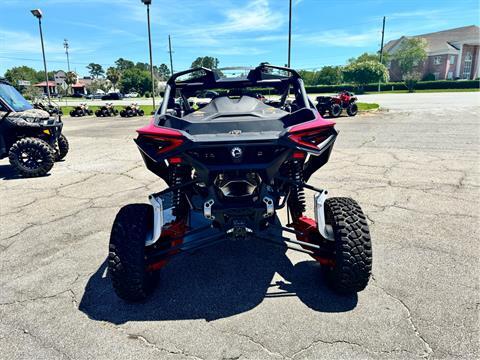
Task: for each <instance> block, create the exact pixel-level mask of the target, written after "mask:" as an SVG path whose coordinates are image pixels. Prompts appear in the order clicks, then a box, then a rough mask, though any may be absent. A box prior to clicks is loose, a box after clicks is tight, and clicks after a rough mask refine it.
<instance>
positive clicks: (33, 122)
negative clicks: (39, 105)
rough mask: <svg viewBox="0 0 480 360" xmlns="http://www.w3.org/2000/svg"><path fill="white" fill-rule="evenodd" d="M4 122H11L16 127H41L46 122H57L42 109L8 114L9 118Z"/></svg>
mask: <svg viewBox="0 0 480 360" xmlns="http://www.w3.org/2000/svg"><path fill="white" fill-rule="evenodd" d="M4 114H5V113H4ZM1 115H2V114H1V113H0V117H1ZM4 120H6V121H8V122H10V123H11V124H12V125H15V126H40V125H41V124H43V123H44V122H45V121H49V120H52V121H53V122H55V121H56V119H55V118H54V117H51V116H50V114H49V113H48V112H46V111H44V110H40V109H29V110H25V111H18V112H11V113H8V115H7V117H6V118H5V119H4Z"/></svg>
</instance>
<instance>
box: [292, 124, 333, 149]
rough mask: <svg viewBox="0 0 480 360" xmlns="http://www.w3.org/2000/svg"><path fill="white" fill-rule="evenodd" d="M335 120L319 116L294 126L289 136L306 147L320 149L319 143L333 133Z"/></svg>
mask: <svg viewBox="0 0 480 360" xmlns="http://www.w3.org/2000/svg"><path fill="white" fill-rule="evenodd" d="M334 125H335V123H334V122H332V121H328V120H324V119H322V118H321V117H320V116H318V117H317V118H316V119H315V120H312V121H308V122H305V123H302V124H298V125H295V126H292V127H291V128H290V129H289V131H288V132H289V134H290V135H288V138H289V139H290V140H292V141H293V142H295V143H297V144H298V145H301V146H303V147H306V148H310V149H315V150H318V145H320V144H321V143H322V142H323V141H325V140H326V139H327V138H328V137H329V136H330V135H332V130H333V126H334Z"/></svg>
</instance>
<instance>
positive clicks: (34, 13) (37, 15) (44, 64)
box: [30, 9, 52, 105]
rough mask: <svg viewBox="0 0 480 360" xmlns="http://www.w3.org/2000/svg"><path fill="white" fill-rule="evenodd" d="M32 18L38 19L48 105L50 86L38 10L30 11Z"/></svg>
mask: <svg viewBox="0 0 480 360" xmlns="http://www.w3.org/2000/svg"><path fill="white" fill-rule="evenodd" d="M30 12H31V13H32V14H33V16H35V17H36V18H37V19H38V28H39V29H40V42H41V43H42V56H43V68H44V70H45V81H46V85H47V98H48V104H49V105H50V104H51V103H52V101H51V99H50V86H49V85H48V71H47V61H46V60H45V47H44V45H43V32H42V11H41V10H40V9H34V10H31V11H30Z"/></svg>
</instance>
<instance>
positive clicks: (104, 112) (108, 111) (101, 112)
mask: <svg viewBox="0 0 480 360" xmlns="http://www.w3.org/2000/svg"><path fill="white" fill-rule="evenodd" d="M95 115H96V116H97V117H108V116H116V115H118V110H117V109H115V107H114V106H113V103H106V104H105V105H104V106H102V107H101V108H100V109H98V110H96V111H95Z"/></svg>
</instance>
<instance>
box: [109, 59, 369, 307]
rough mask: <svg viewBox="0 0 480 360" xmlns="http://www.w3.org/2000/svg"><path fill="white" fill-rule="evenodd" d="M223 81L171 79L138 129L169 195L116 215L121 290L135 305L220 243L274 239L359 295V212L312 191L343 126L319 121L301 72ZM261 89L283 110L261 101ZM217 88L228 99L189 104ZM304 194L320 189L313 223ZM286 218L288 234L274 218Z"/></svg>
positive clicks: (264, 72)
mask: <svg viewBox="0 0 480 360" xmlns="http://www.w3.org/2000/svg"><path fill="white" fill-rule="evenodd" d="M222 74H223V73H222V72H221V71H216V70H210V69H207V68H196V69H190V70H187V71H184V72H180V73H176V74H174V75H173V76H172V77H171V78H170V79H169V80H168V82H167V85H166V88H165V96H164V101H163V102H162V104H161V107H160V109H159V110H158V111H157V112H156V114H155V116H154V117H153V119H152V122H151V123H150V124H149V125H148V126H145V127H143V128H141V129H139V130H137V132H138V137H137V138H136V140H135V142H136V144H137V146H138V148H139V150H140V153H141V155H142V157H143V160H144V162H145V165H146V167H147V168H148V169H149V170H150V171H152V172H153V173H154V174H156V175H157V176H159V177H160V178H161V179H162V180H163V181H165V183H166V184H167V188H166V189H164V190H162V191H159V192H156V193H154V194H151V195H150V196H149V202H150V203H149V204H130V205H126V206H124V207H123V208H122V209H120V211H119V212H118V214H117V216H116V218H115V220H114V223H113V226H112V231H111V236H110V246H109V255H108V269H109V274H110V277H111V280H112V284H113V287H114V290H115V292H116V293H117V295H118V296H119V297H121V298H123V299H124V300H126V301H129V302H135V301H141V300H144V299H145V298H146V297H147V296H148V294H149V293H151V292H152V290H153V289H154V286H155V282H156V280H157V277H158V272H159V270H160V269H161V268H162V267H164V266H165V265H166V264H167V263H168V261H169V260H170V259H171V258H172V257H174V256H178V255H180V254H188V253H192V252H194V251H196V250H198V249H200V248H206V247H208V246H214V245H217V244H218V243H220V242H223V241H242V242H247V243H248V244H250V245H251V246H252V247H255V242H257V241H265V242H268V243H272V245H279V246H281V247H283V248H285V247H288V248H291V249H294V250H297V251H301V252H304V253H307V254H309V255H311V256H312V257H313V258H314V259H315V260H316V261H318V262H319V263H320V264H321V269H322V271H323V273H324V275H325V277H326V280H327V282H328V284H330V285H331V286H332V288H333V289H335V290H336V291H338V292H340V293H344V294H351V293H355V292H358V291H361V290H362V289H364V288H365V287H366V286H367V283H368V281H369V277H370V273H371V266H372V248H371V240H370V234H369V229H368V225H367V219H366V217H365V215H364V213H363V212H362V209H361V208H360V206H359V205H358V203H357V202H356V201H355V200H353V199H351V198H346V197H331V198H329V197H328V196H327V194H328V192H327V191H326V190H324V189H320V188H317V187H314V186H312V185H309V184H307V182H308V180H309V179H310V178H311V177H312V175H313V174H314V173H315V172H316V171H317V170H318V169H319V168H320V167H322V166H323V165H325V164H326V163H327V161H328V159H329V157H330V152H331V151H332V147H333V144H334V142H335V139H336V137H337V132H336V130H335V128H334V125H335V123H334V122H331V121H327V120H324V119H323V118H322V117H321V116H320V114H319V113H318V111H317V110H316V109H315V106H314V105H313V103H312V102H311V101H310V99H309V98H308V97H307V94H306V91H305V88H304V86H303V81H302V80H301V78H300V75H299V74H298V73H297V72H296V71H295V70H292V69H289V68H284V67H277V66H272V65H269V64H266V63H263V64H260V66H258V67H256V68H249V69H246V71H245V74H247V75H244V76H242V77H236V78H225V77H223V75H222ZM185 75H186V76H185ZM180 77H186V80H183V81H182V80H180V79H179V78H180ZM259 88H268V89H269V91H270V93H272V92H275V93H276V94H277V95H280V99H279V101H278V102H275V103H273V102H272V103H271V104H272V105H268V104H265V103H264V102H262V101H261V100H259V99H257V98H256V96H255V94H256V92H257V91H258V89H259ZM213 89H215V90H216V91H219V90H221V91H219V94H221V95H219V96H216V97H215V98H213V99H212V100H211V102H210V103H209V104H208V105H206V106H205V107H204V108H202V109H201V110H194V109H192V108H191V106H190V103H189V101H188V99H189V98H190V97H194V96H195V94H196V93H197V92H198V91H199V90H213ZM234 94H237V95H234ZM289 94H293V95H294V97H295V99H294V100H292V101H291V102H290V104H288V103H287V98H288V97H289ZM177 96H178V97H179V99H180V100H181V101H175V100H176V99H175V98H176V97H177ZM176 105H180V106H181V107H182V108H181V109H180V111H177V110H176V109H175V108H171V106H173V107H175V106H176ZM305 189H308V190H312V191H314V192H315V194H314V197H313V200H314V211H313V213H314V216H313V217H308V216H307V214H306V200H305V199H306V197H305ZM282 209H285V210H286V215H287V216H286V217H287V219H288V221H287V222H286V224H285V225H282V223H281V221H280V220H279V217H278V216H277V214H278V213H279V211H280V210H282ZM285 233H286V234H290V236H289V237H287V236H284V235H283V234H285ZM267 256H268V255H267ZM312 286H313V284H312Z"/></svg>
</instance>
